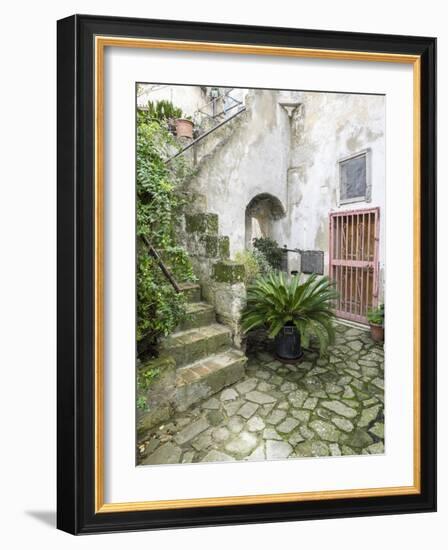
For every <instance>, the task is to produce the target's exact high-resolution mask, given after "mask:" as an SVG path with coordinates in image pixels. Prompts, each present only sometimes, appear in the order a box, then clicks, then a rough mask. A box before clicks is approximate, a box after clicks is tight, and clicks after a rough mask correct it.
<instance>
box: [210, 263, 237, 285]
mask: <svg viewBox="0 0 448 550" xmlns="http://www.w3.org/2000/svg"><path fill="white" fill-rule="evenodd" d="M212 277H213V279H214V280H215V281H216V282H218V283H229V284H231V285H233V284H236V283H242V282H243V281H244V278H245V269H244V265H243V264H239V263H236V262H232V261H230V260H225V261H222V262H218V263H216V264H215V265H214V266H213V274H212Z"/></svg>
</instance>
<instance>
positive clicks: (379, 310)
mask: <svg viewBox="0 0 448 550" xmlns="http://www.w3.org/2000/svg"><path fill="white" fill-rule="evenodd" d="M367 320H368V321H369V325H370V334H371V336H372V339H373V340H374V341H375V342H384V304H380V305H379V306H378V307H376V308H373V309H370V310H369V311H368V312H367Z"/></svg>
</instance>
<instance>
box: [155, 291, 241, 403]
mask: <svg viewBox="0 0 448 550" xmlns="http://www.w3.org/2000/svg"><path fill="white" fill-rule="evenodd" d="M182 291H183V292H184V293H185V295H186V297H187V300H188V305H187V312H188V317H187V319H186V320H185V321H184V322H183V323H182V324H181V325H180V326H179V327H178V329H177V331H176V332H174V333H173V334H171V335H170V336H168V337H167V338H166V339H165V340H164V341H163V342H162V350H163V351H162V353H166V354H168V355H169V356H171V357H173V358H174V360H175V362H176V393H175V408H176V409H177V410H179V411H184V410H186V409H188V407H190V406H191V405H193V404H194V403H196V402H198V401H200V400H202V399H205V398H207V397H209V396H211V395H213V394H214V393H216V392H218V391H220V390H221V389H222V388H224V387H226V386H228V385H230V384H233V383H234V382H236V381H237V380H239V379H240V378H242V377H243V376H244V369H245V364H246V360H247V359H246V356H245V355H244V353H242V352H241V351H239V350H237V349H235V348H234V347H233V344H232V332H231V330H230V329H229V328H228V327H227V326H225V325H222V324H220V323H217V321H216V313H215V309H214V307H213V306H211V305H210V304H208V303H206V302H203V301H201V287H200V286H199V285H197V284H188V285H183V287H182Z"/></svg>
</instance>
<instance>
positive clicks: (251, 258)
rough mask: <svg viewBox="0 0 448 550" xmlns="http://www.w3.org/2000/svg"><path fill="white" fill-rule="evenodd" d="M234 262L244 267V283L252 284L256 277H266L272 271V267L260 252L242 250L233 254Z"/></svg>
mask: <svg viewBox="0 0 448 550" xmlns="http://www.w3.org/2000/svg"><path fill="white" fill-rule="evenodd" d="M235 260H236V261H237V262H238V263H240V264H243V265H244V269H245V272H246V277H245V280H244V282H245V283H246V284H247V283H250V282H252V281H253V280H254V279H255V277H256V276H257V275H266V274H268V273H270V272H271V271H272V267H271V265H270V264H269V262H268V261H267V260H266V257H265V255H264V254H263V252H260V250H258V249H256V248H254V249H253V250H243V251H242V252H237V253H236V254H235Z"/></svg>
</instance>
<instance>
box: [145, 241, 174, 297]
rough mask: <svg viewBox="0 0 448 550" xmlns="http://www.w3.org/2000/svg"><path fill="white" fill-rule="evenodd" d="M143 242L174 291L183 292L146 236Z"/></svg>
mask: <svg viewBox="0 0 448 550" xmlns="http://www.w3.org/2000/svg"><path fill="white" fill-rule="evenodd" d="M142 241H143V242H144V243H145V244H146V246H147V248H148V252H149V254H150V255H151V256H152V257H153V258H154V259H155V261H156V263H157V265H158V266H159V267H160V269H161V270H162V273H163V274H164V275H165V277H166V278H167V279H168V281H169V282H170V284H171V286H172V287H173V288H174V290H175V291H176V292H177V293H180V292H182V289H181V288H180V286H179V284H178V282H177V281H176V279H175V278H174V277H173V274H172V273H171V272H170V270H169V269H168V268H167V267H166V265H165V264H164V263H163V260H162V258H161V257H160V256H159V254H158V252H157V250H156V249H155V248H154V247H153V246H152V244H151V242H150V240H149V239H148V237H146V236H145V235H142Z"/></svg>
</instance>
